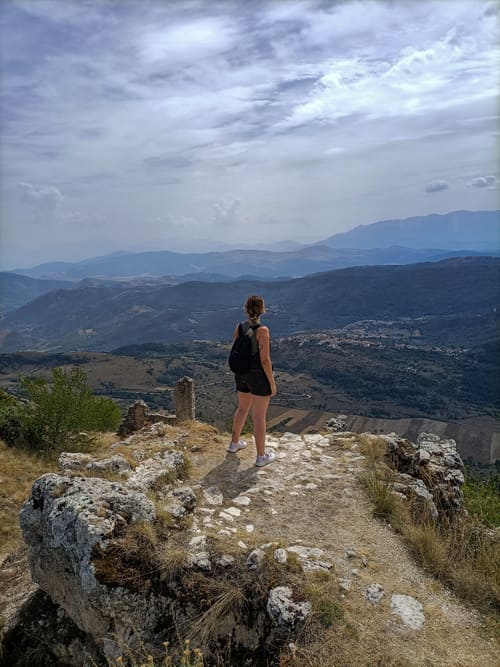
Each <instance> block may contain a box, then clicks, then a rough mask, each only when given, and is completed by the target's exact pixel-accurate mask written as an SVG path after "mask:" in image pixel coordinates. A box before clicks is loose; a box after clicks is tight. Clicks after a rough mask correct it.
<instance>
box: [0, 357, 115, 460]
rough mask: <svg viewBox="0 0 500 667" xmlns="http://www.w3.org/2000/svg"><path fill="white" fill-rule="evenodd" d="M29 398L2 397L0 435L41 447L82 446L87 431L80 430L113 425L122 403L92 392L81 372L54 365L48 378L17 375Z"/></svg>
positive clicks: (49, 449)
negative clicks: (47, 379) (49, 379)
mask: <svg viewBox="0 0 500 667" xmlns="http://www.w3.org/2000/svg"><path fill="white" fill-rule="evenodd" d="M20 384H21V387H22V389H23V391H24V393H25V394H26V396H27V399H28V400H27V401H16V402H14V403H13V402H12V401H10V400H6V399H4V400H1V399H2V397H0V436H1V437H2V438H3V439H4V440H5V441H6V442H7V443H8V444H9V445H11V446H20V447H26V448H28V449H36V450H42V451H43V452H46V453H54V452H59V451H61V450H63V449H83V448H85V446H86V445H88V444H89V442H90V441H91V439H92V438H91V436H89V435H88V434H87V433H82V431H89V432H97V431H105V430H115V429H116V428H117V426H118V424H119V422H120V419H121V412H120V408H119V407H118V406H117V405H116V403H115V402H114V401H112V400H111V399H109V398H104V397H96V396H93V394H92V391H91V389H90V387H89V386H88V385H87V378H86V376H85V373H83V371H81V370H80V369H78V368H75V369H72V370H69V371H68V370H65V369H63V368H54V369H53V370H52V382H51V383H48V382H47V381H46V380H44V379H43V378H38V377H37V378H28V377H24V378H20Z"/></svg>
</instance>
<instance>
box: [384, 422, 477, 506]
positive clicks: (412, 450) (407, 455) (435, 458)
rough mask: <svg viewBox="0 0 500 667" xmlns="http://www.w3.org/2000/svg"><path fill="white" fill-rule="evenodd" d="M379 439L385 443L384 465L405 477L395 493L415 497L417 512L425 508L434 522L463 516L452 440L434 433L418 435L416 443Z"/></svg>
mask: <svg viewBox="0 0 500 667" xmlns="http://www.w3.org/2000/svg"><path fill="white" fill-rule="evenodd" d="M381 437H382V438H383V439H384V440H385V441H386V443H387V456H386V458H387V461H388V462H389V463H390V465H391V466H392V467H393V468H395V469H396V470H397V471H398V472H399V473H401V474H402V475H404V476H405V477H403V478H402V479H401V476H400V478H399V479H398V480H397V486H395V490H396V491H397V492H399V493H403V494H404V495H405V496H406V497H410V496H413V497H416V499H417V511H421V510H423V509H425V508H427V510H428V511H429V512H430V514H431V515H432V516H434V518H439V517H440V516H441V514H442V515H443V516H447V517H450V516H454V515H457V514H459V513H461V512H463V510H464V502H463V495H462V492H461V488H460V487H461V486H462V484H463V483H464V481H465V478H464V466H463V463H462V459H461V458H460V455H459V454H458V452H457V449H456V443H455V441H454V440H452V439H442V438H440V437H439V436H437V435H435V434H434V433H421V434H420V435H419V436H418V438H417V442H416V443H412V442H410V441H409V440H406V439H405V438H400V437H398V436H397V435H395V434H391V435H388V436H381ZM410 478H413V479H412V481H410ZM401 485H403V486H406V488H402V487H401Z"/></svg>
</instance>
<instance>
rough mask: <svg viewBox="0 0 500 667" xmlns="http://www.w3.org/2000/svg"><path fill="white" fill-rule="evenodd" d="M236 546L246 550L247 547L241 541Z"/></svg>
mask: <svg viewBox="0 0 500 667" xmlns="http://www.w3.org/2000/svg"><path fill="white" fill-rule="evenodd" d="M238 546H239V548H240V549H248V547H247V545H246V544H245V543H244V542H243V540H238Z"/></svg>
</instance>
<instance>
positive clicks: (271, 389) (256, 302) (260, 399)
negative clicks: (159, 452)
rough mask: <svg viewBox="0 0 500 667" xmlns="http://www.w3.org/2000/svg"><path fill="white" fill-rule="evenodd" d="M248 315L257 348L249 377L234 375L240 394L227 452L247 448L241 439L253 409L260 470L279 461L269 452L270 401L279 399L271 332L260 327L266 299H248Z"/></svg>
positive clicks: (236, 331)
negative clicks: (268, 424)
mask: <svg viewBox="0 0 500 667" xmlns="http://www.w3.org/2000/svg"><path fill="white" fill-rule="evenodd" d="M245 310H246V312H247V315H248V324H249V326H250V327H251V329H252V330H253V334H252V335H253V336H255V340H256V344H255V345H254V349H255V353H254V354H253V357H252V365H251V368H250V370H249V371H248V373H244V374H243V375H239V374H235V376H234V377H235V380H236V389H237V391H238V408H237V410H236V412H235V413H234V417H233V434H232V440H231V444H230V445H229V447H228V449H227V451H228V452H231V453H234V452H237V451H238V450H239V449H243V448H244V447H246V446H247V443H246V442H245V441H244V440H241V439H240V436H241V429H242V428H243V424H244V423H245V420H246V418H247V415H248V412H249V411H250V408H252V419H253V437H254V439H255V446H256V447H257V459H256V461H255V465H256V466H258V467H261V466H265V465H267V464H268V463H272V462H273V461H274V459H275V458H276V456H275V454H274V452H266V413H267V408H268V405H269V401H270V400H271V397H272V396H275V395H276V381H275V379H274V375H273V365H272V363H271V357H270V355H269V352H270V336H269V329H268V328H267V327H266V326H263V325H262V324H261V323H260V316H261V315H262V314H263V313H265V312H266V309H265V306H264V299H262V298H261V297H260V296H256V295H253V296H249V297H248V299H247V300H246V303H245ZM239 327H240V325H239V324H238V326H237V327H236V328H235V330H234V333H233V339H234V340H235V339H236V338H237V337H238V334H239Z"/></svg>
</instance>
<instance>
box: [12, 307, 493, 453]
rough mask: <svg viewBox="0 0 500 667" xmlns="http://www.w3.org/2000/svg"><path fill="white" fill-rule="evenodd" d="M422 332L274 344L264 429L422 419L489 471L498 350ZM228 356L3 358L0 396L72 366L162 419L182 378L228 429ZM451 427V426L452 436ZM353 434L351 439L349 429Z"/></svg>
mask: <svg viewBox="0 0 500 667" xmlns="http://www.w3.org/2000/svg"><path fill="white" fill-rule="evenodd" d="M425 331H426V322H422V321H418V322H416V321H413V320H405V321H403V320H398V321H383V322H381V321H378V320H374V321H366V320H365V321H360V322H357V323H354V324H352V325H349V326H347V327H345V328H342V329H331V330H322V331H316V332H308V333H303V334H295V335H293V336H281V337H277V338H273V341H272V358H273V363H274V366H275V372H276V376H277V382H278V387H279V393H278V395H277V396H276V397H275V399H273V401H272V405H271V408H270V426H271V427H273V428H275V429H278V430H290V429H291V430H295V429H297V430H300V431H304V430H307V429H308V428H311V427H317V426H318V424H323V425H324V424H325V423H326V421H327V420H328V418H329V417H332V416H334V415H338V414H344V415H349V416H350V417H352V419H354V416H357V419H359V420H361V421H359V422H358V425H359V427H360V428H361V427H363V428H365V427H366V428H367V424H368V423H370V424H371V422H374V420H378V421H377V423H375V422H374V423H373V424H371V425H370V429H371V430H373V431H376V430H377V429H378V430H381V431H387V429H388V430H389V431H390V430H395V429H396V427H397V425H396V422H394V426H393V428H391V423H392V422H391V420H403V421H404V423H400V424H399V426H398V428H399V429H400V430H401V429H402V430H403V432H406V431H408V432H411V431H412V429H413V430H414V429H415V428H416V426H415V424H417V422H418V421H419V420H420V422H422V424H424V422H426V421H427V422H428V420H433V421H434V422H435V423H436V424H437V422H439V423H441V426H437V425H436V428H438V429H439V430H440V432H441V433H442V434H445V433H448V435H449V437H455V438H456V439H457V440H458V441H459V449H460V450H461V453H462V454H463V455H464V456H465V457H472V458H473V459H476V460H478V461H482V462H484V463H488V462H489V461H490V458H491V457H492V456H493V449H495V451H496V448H497V446H496V445H494V442H493V441H495V442H496V440H495V438H497V437H498V436H495V435H494V434H495V433H497V432H499V431H500V424H499V422H498V404H497V400H498V396H499V395H500V387H499V378H500V357H499V356H498V355H496V354H495V350H496V346H495V343H491V342H483V343H482V344H480V345H476V346H475V347H471V348H469V347H466V346H446V345H439V346H438V345H435V344H431V343H430V342H429V340H428V339H427V337H426V335H425ZM229 347H230V345H229V342H228V341H226V342H217V341H208V340H194V341H186V342H182V343H172V344H166V343H150V344H135V345H129V346H124V347H121V348H117V349H115V350H113V351H112V352H67V353H42V352H17V353H12V354H2V355H0V387H2V388H4V389H7V390H8V391H10V392H13V393H17V378H18V377H19V376H20V375H38V374H40V375H44V376H46V377H47V378H48V377H49V373H50V368H52V367H53V366H67V367H74V366H79V367H81V368H82V369H83V370H84V371H85V373H86V374H87V377H88V380H89V383H90V384H91V386H92V387H93V389H94V391H95V392H96V393H98V394H102V395H106V396H109V397H112V398H114V399H115V400H117V401H118V402H119V403H120V404H121V405H122V407H123V408H125V407H126V406H128V405H130V403H131V402H133V401H134V400H138V399H143V400H145V401H146V402H147V403H148V405H149V406H150V407H151V408H154V409H163V410H166V411H167V412H169V411H173V403H172V390H173V387H174V386H175V382H176V381H177V379H179V378H180V377H183V376H184V375H188V376H190V377H193V378H194V380H195V383H196V403H197V416H198V417H199V418H200V419H201V420H203V421H206V422H209V423H213V424H215V425H217V426H218V427H219V428H228V426H229V424H230V420H231V416H232V412H233V410H234V404H235V394H234V385H233V375H232V373H231V372H230V370H229V368H228V366H227V355H228V353H229ZM290 411H292V412H291V413H290ZM290 414H291V415H292V418H291V417H290ZM293 416H295V417H297V421H296V423H293ZM363 420H365V421H363ZM370 420H371V421H370ZM448 424H453V425H454V427H450V429H451V431H450V429H448V431H447V430H446V429H447V425H448ZM350 428H351V429H353V430H355V422H354V421H353V422H352V424H351V425H350ZM451 432H453V435H450V433H451ZM492 443H493V444H492ZM497 455H498V452H497Z"/></svg>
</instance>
